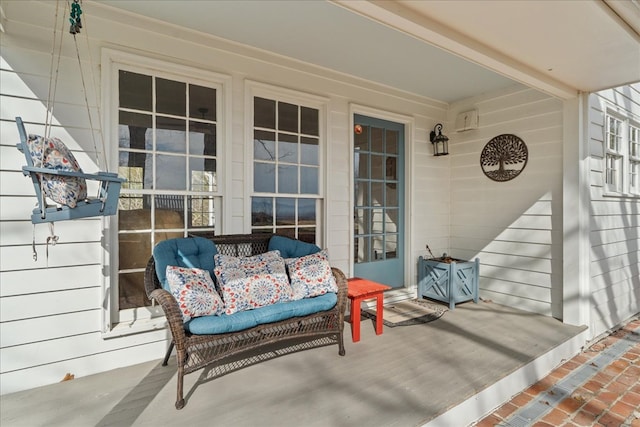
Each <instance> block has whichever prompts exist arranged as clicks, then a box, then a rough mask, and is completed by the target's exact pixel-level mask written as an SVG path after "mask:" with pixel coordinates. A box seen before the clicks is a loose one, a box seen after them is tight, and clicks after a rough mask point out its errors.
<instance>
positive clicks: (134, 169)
mask: <svg viewBox="0 0 640 427" xmlns="http://www.w3.org/2000/svg"><path fill="white" fill-rule="evenodd" d="M126 59H127V60H126V61H125V63H122V64H119V63H114V65H113V68H112V70H111V74H110V75H111V77H110V78H111V81H110V86H111V87H113V88H114V90H113V94H112V95H111V96H112V97H114V98H115V99H113V100H111V101H110V104H111V108H112V111H110V117H112V119H111V123H112V129H113V131H112V133H115V135H114V136H112V138H111V139H112V140H114V142H115V140H116V138H117V146H118V149H117V160H118V174H119V175H120V176H122V177H124V178H126V179H127V181H126V182H125V183H124V184H123V186H122V191H121V194H120V200H119V204H118V217H117V230H116V231H115V232H114V233H113V234H112V236H114V238H116V239H117V241H116V242H115V245H112V247H114V249H116V248H117V250H116V253H117V258H116V259H113V257H112V262H113V270H112V271H113V273H114V274H113V278H114V279H115V278H117V282H116V281H115V280H112V282H111V285H112V286H111V288H112V290H111V291H110V293H111V319H110V322H111V323H122V322H127V323H130V322H133V321H138V320H144V319H148V318H152V317H156V316H161V315H162V313H161V310H158V307H150V306H151V302H150V301H149V300H148V298H147V296H146V293H145V291H144V272H145V268H146V265H147V261H148V260H149V257H150V256H151V254H152V249H153V247H154V246H155V244H157V243H158V242H160V241H162V240H165V239H170V238H175V237H187V236H189V235H212V234H216V232H217V231H219V228H220V221H221V218H220V213H221V205H222V185H221V183H220V182H219V179H220V176H221V174H222V170H221V165H222V162H221V161H220V155H221V152H220V151H221V149H220V146H221V144H220V143H219V139H220V138H219V135H220V133H221V129H220V127H221V111H223V109H222V108H221V105H220V104H221V100H222V95H221V92H222V90H221V89H222V83H221V82H220V81H216V80H215V78H212V79H211V80H208V79H207V76H208V73H206V74H205V73H204V72H202V73H200V74H198V73H197V72H196V71H193V72H192V71H191V69H185V70H183V69H182V67H179V68H178V67H177V66H174V67H173V68H172V72H167V71H158V70H166V69H167V68H171V64H167V66H162V67H161V66H158V65H162V64H154V65H155V66H148V65H149V64H148V63H147V62H148V61H147V62H145V61H144V60H142V61H140V63H139V64H137V63H136V61H135V59H131V58H130V57H126ZM181 71H182V72H181ZM194 76H197V77H194ZM111 224H114V222H113V221H112V223H111ZM114 282H115V283H114Z"/></svg>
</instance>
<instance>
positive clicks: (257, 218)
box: [251, 197, 273, 226]
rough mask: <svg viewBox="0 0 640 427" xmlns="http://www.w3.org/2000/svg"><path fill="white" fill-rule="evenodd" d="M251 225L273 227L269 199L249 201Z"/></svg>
mask: <svg viewBox="0 0 640 427" xmlns="http://www.w3.org/2000/svg"><path fill="white" fill-rule="evenodd" d="M251 225H253V226H261V225H273V199H272V198H271V197H254V198H252V199H251Z"/></svg>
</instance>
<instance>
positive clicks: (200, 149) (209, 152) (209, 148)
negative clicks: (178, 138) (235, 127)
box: [189, 121, 217, 156]
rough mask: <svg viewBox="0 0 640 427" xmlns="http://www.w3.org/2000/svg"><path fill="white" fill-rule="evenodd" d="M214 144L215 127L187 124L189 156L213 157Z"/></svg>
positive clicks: (214, 153)
mask: <svg viewBox="0 0 640 427" xmlns="http://www.w3.org/2000/svg"><path fill="white" fill-rule="evenodd" d="M216 144H217V143H216V125H214V124H210V123H199V122H192V121H190V122H189V154H197V155H204V156H215V155H216V151H217V146H216Z"/></svg>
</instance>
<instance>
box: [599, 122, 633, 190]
mask: <svg viewBox="0 0 640 427" xmlns="http://www.w3.org/2000/svg"><path fill="white" fill-rule="evenodd" d="M604 136H605V139H604V146H605V153H604V171H605V173H604V181H605V191H606V192H607V194H609V195H620V196H625V195H627V196H637V195H640V182H639V179H640V178H639V174H640V125H639V124H638V123H636V122H634V121H632V120H630V119H629V118H625V117H622V116H618V115H614V114H611V113H608V114H607V116H606V123H605V135H604Z"/></svg>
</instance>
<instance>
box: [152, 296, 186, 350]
mask: <svg viewBox="0 0 640 427" xmlns="http://www.w3.org/2000/svg"><path fill="white" fill-rule="evenodd" d="M149 298H150V299H152V300H155V301H156V302H158V303H159V304H160V306H161V307H162V310H163V311H164V315H165V317H166V318H167V323H168V324H169V329H170V330H171V335H172V336H173V340H174V342H175V344H176V346H178V348H183V347H184V342H185V339H186V335H185V330H184V321H183V319H182V311H180V307H179V306H178V301H176V299H175V298H174V297H173V295H171V294H170V293H169V292H167V291H166V290H164V289H155V290H154V291H153V292H151V294H150V295H149Z"/></svg>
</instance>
